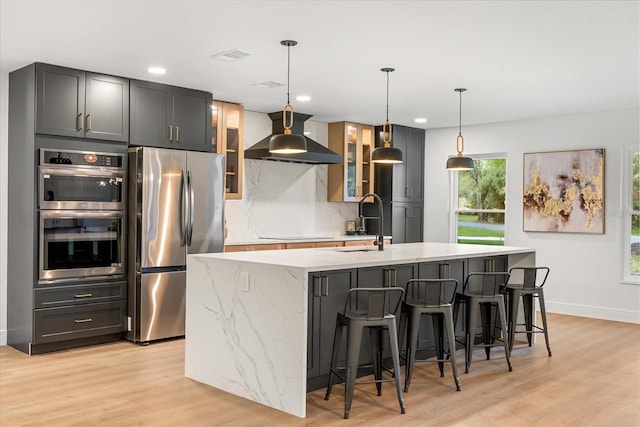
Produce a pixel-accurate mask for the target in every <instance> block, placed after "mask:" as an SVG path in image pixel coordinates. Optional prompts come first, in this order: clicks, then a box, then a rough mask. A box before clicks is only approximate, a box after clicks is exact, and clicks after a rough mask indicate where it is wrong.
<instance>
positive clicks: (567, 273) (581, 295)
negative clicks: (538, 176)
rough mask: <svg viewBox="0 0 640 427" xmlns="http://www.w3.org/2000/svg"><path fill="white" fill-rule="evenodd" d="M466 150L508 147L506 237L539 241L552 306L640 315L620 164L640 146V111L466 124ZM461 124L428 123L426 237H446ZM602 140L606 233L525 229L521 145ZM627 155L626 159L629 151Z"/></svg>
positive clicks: (589, 144) (509, 241)
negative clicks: (627, 280) (627, 265)
mask: <svg viewBox="0 0 640 427" xmlns="http://www.w3.org/2000/svg"><path fill="white" fill-rule="evenodd" d="M462 131H463V134H464V137H465V154H471V155H473V154H481V153H497V152H506V153H508V157H507V216H506V219H505V222H506V225H505V244H506V245H510V246H525V247H532V248H536V250H537V253H536V262H537V264H538V265H546V266H548V267H550V268H551V274H550V276H549V281H548V283H547V285H545V289H546V291H545V301H546V303H547V310H548V311H550V312H556V313H563V314H571V315H578V316H587V317H596V318H602V319H609V320H619V321H626V322H636V323H640V286H639V285H633V284H624V283H621V279H622V259H623V253H624V252H623V251H624V248H625V247H626V246H627V245H628V240H626V239H624V234H623V233H624V232H623V229H624V223H623V216H622V206H623V205H622V201H623V199H622V198H623V197H628V195H623V194H622V191H621V186H620V182H621V171H622V170H623V168H622V161H623V158H622V157H623V154H624V153H625V149H626V147H628V146H635V147H638V146H639V139H638V138H639V134H640V111H639V110H637V109H634V110H622V111H612V112H602V113H593V114H581V115H571V116H562V117H550V118H544V119H535V120H524V121H514V122H504V123H495V124H487V125H478V126H464V127H463V129H462ZM456 135H457V129H452V128H450V129H436V130H428V131H427V134H426V150H425V151H426V164H425V188H426V192H425V194H426V195H425V200H426V203H425V233H424V236H425V240H429V241H441V242H445V241H447V240H448V234H447V233H448V227H445V226H443V225H444V224H448V212H447V206H448V197H449V193H448V187H447V185H442V183H443V182H447V181H446V179H447V175H448V174H449V172H447V171H446V170H445V161H446V159H447V156H449V155H451V154H454V153H455V137H456ZM586 148H605V209H606V223H605V233H604V234H601V235H585V234H564V233H563V234H556V233H532V232H523V231H522V188H523V173H522V163H523V153H527V152H538V151H559V150H571V149H586ZM625 160H626V159H625Z"/></svg>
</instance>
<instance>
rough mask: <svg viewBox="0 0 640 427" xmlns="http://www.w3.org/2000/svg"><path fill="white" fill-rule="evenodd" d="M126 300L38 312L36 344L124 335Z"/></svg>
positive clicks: (35, 318)
mask: <svg viewBox="0 0 640 427" xmlns="http://www.w3.org/2000/svg"><path fill="white" fill-rule="evenodd" d="M126 314H127V303H126V301H115V302H101V303H96V304H84V305H77V306H67V307H56V308H44V309H38V310H34V321H35V323H34V329H35V333H34V340H33V343H34V344H44V343H50V342H55V341H62V340H70V339H76V338H87V337H93V336H96V335H105V334H113V333H119V332H123V331H124V330H125V326H126V323H125V317H126Z"/></svg>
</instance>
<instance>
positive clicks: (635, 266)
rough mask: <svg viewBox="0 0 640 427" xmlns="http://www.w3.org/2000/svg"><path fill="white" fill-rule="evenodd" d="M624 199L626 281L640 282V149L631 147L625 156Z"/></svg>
mask: <svg viewBox="0 0 640 427" xmlns="http://www.w3.org/2000/svg"><path fill="white" fill-rule="evenodd" d="M623 162H624V163H625V164H624V167H623V168H622V170H623V171H625V172H624V175H623V176H624V183H625V184H626V185H623V191H624V192H625V193H626V194H625V195H624V196H623V198H622V199H623V201H624V203H625V205H626V209H625V212H626V215H625V216H626V218H625V219H624V221H625V226H624V242H626V243H625V251H624V253H625V256H624V270H623V271H624V281H625V282H630V283H637V284H640V151H638V149H637V148H633V149H629V150H628V151H627V155H626V156H624V157H623Z"/></svg>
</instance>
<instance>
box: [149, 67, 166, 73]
mask: <svg viewBox="0 0 640 427" xmlns="http://www.w3.org/2000/svg"><path fill="white" fill-rule="evenodd" d="M147 71H148V72H150V73H151V74H166V72H167V70H166V69H164V68H162V67H149V68H147Z"/></svg>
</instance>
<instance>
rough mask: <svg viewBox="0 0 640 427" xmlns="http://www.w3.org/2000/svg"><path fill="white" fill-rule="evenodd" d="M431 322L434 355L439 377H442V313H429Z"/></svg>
mask: <svg viewBox="0 0 640 427" xmlns="http://www.w3.org/2000/svg"><path fill="white" fill-rule="evenodd" d="M431 323H432V325H433V339H434V341H435V344H436V356H437V357H438V368H439V369H440V377H444V362H442V360H444V334H443V325H442V315H440V314H438V313H433V314H432V315H431Z"/></svg>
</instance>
